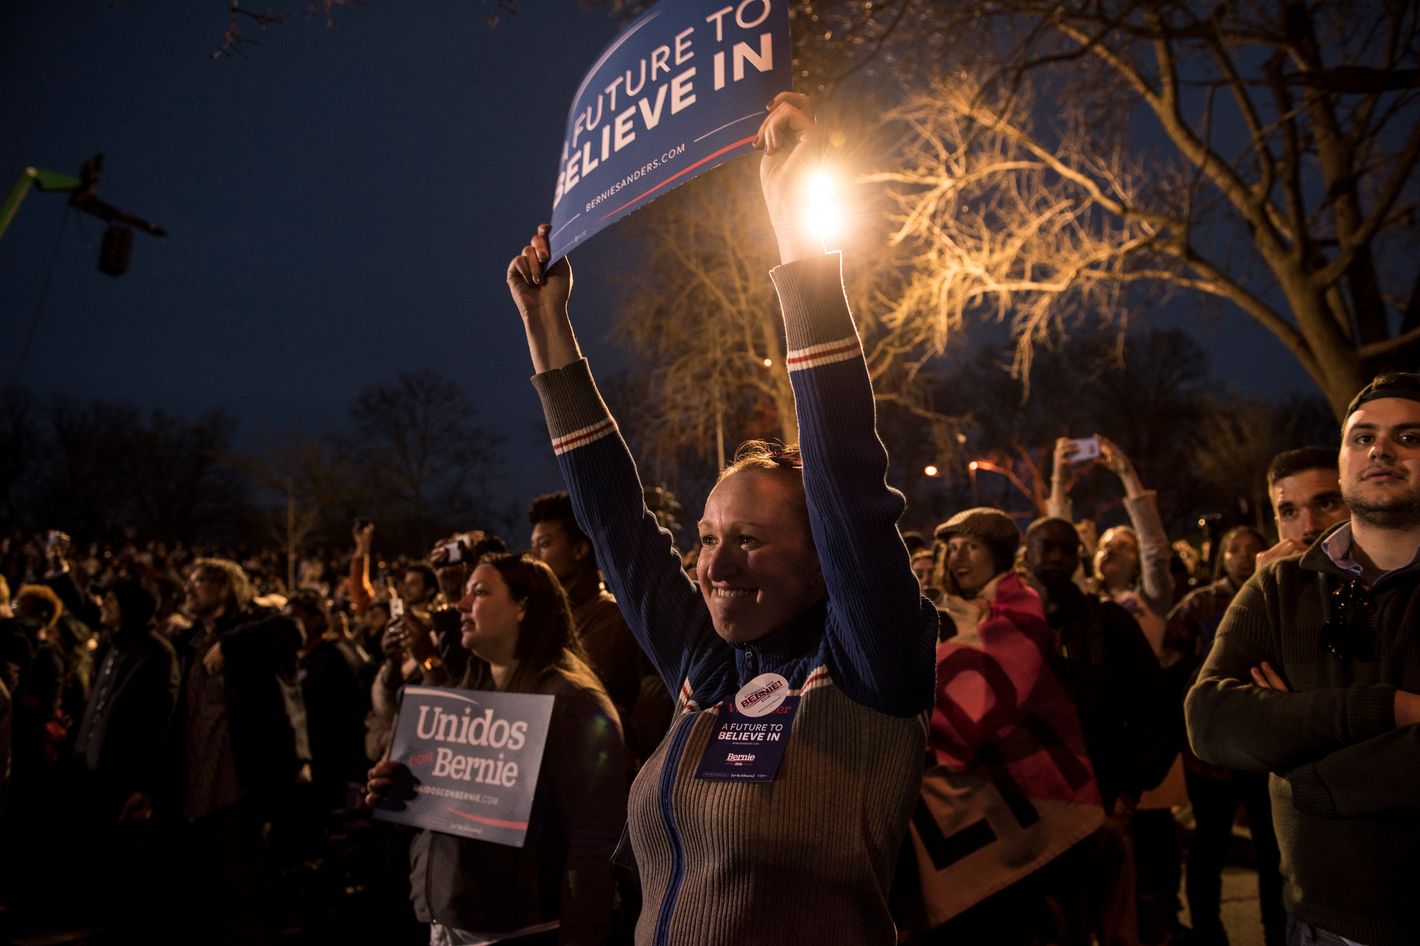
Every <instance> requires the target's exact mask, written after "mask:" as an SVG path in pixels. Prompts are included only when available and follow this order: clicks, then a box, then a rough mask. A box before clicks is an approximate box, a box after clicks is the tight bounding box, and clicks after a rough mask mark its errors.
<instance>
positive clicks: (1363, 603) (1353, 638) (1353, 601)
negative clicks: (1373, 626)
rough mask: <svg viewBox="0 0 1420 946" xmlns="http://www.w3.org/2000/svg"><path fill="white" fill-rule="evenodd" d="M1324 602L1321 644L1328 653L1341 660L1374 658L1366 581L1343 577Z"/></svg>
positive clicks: (1373, 641) (1373, 642)
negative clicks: (1367, 626) (1367, 615)
mask: <svg viewBox="0 0 1420 946" xmlns="http://www.w3.org/2000/svg"><path fill="white" fill-rule="evenodd" d="M1322 601H1323V605H1322V613H1323V616H1324V617H1325V622H1324V623H1323V624H1322V627H1321V644H1322V647H1323V648H1325V649H1326V652H1327V653H1328V654H1330V655H1331V656H1332V657H1335V658H1336V659H1338V660H1346V659H1348V658H1350V657H1359V658H1360V659H1362V660H1370V659H1372V658H1373V657H1374V656H1375V649H1376V648H1375V640H1374V638H1373V637H1372V635H1370V634H1369V633H1367V628H1366V620H1365V614H1366V611H1367V609H1368V608H1369V607H1370V603H1371V602H1370V597H1369V595H1368V594H1367V588H1366V585H1365V583H1364V582H1362V581H1361V579H1359V578H1355V577H1352V578H1346V579H1343V580H1342V582H1341V584H1340V585H1338V586H1337V587H1335V588H1333V589H1331V590H1330V592H1328V593H1327V594H1326V596H1325V597H1324V598H1323V599H1322Z"/></svg>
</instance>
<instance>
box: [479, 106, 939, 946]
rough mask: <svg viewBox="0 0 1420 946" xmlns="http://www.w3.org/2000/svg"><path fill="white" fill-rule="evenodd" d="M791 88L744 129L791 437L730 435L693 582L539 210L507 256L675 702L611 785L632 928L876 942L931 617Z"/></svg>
mask: <svg viewBox="0 0 1420 946" xmlns="http://www.w3.org/2000/svg"><path fill="white" fill-rule="evenodd" d="M817 140H818V130H817V128H816V127H815V125H814V122H813V119H812V117H811V114H810V112H809V103H808V100H807V99H806V98H805V97H804V96H801V95H794V94H790V93H784V94H781V95H779V96H778V97H777V98H776V99H775V100H774V102H773V103H772V105H771V107H770V111H769V115H768V117H767V118H766V119H765V121H764V123H763V124H762V125H761V127H760V129H759V133H758V137H757V140H756V142H755V144H756V147H758V148H760V149H762V150H763V152H764V156H763V159H762V161H761V164H760V179H761V184H762V189H763V192H764V198H765V202H766V204H767V205H768V209H769V215H770V218H771V220H772V222H773V224H774V232H775V236H776V237H777V239H778V243H779V250H780V256H781V259H782V261H783V265H781V266H779V267H777V268H776V269H775V270H774V271H773V272H772V273H771V276H772V278H773V280H774V283H775V286H776V288H777V289H778V292H779V299H780V303H781V306H782V309H783V316H784V328H785V333H786V336H787V341H788V359H787V363H788V366H789V374H790V379H791V381H792V384H793V388H794V396H795V401H796V405H797V411H798V421H799V430H800V435H801V441H802V442H801V449H802V453H800V451H799V450H795V449H775V448H772V447H768V446H765V445H758V446H749V447H747V448H741V452H740V455H739V456H738V457H737V459H736V461H735V462H734V463H733V464H732V465H731V466H730V467H729V468H728V469H726V470H725V471H724V472H723V473H722V474H721V476H720V479H719V482H718V483H717V484H716V486H715V488H714V489H713V490H712V491H711V493H710V496H709V498H708V499H706V501H705V511H704V514H703V516H702V517H701V521H700V542H701V547H702V552H701V555H700V560H699V564H698V577H699V587H698V588H697V586H696V584H695V583H692V582H691V581H689V580H688V579H687V578H686V576H685V574H684V573H683V572H682V571H681V568H680V561H679V558H678V557H677V555H676V552H675V550H674V549H673V548H672V545H671V537H670V535H669V534H667V533H665V532H662V531H660V530H659V529H658V528H657V526H656V520H655V518H654V516H652V514H651V513H650V512H649V511H648V510H647V509H646V507H645V505H644V503H643V500H642V493H641V485H640V482H639V480H638V478H637V475H636V468H635V465H634V463H633V461H632V459H631V456H630V454H629V453H628V451H627V449H626V445H625V443H624V442H623V441H622V439H621V437H620V436H619V435H618V434H617V430H616V424H615V422H614V421H613V420H612V418H611V416H610V414H609V413H608V412H607V409H606V406H605V405H604V404H603V403H602V400H601V397H600V395H599V394H598V392H597V389H596V387H595V385H594V383H593V381H592V378H591V373H590V370H589V369H588V366H587V363H586V361H585V360H583V359H582V357H581V352H580V351H579V349H578V347H577V341H576V338H575V336H574V334H573V331H572V326H571V323H570V322H569V320H568V316H567V300H568V296H569V293H570V291H571V286H572V274H571V270H570V268H569V266H568V264H567V263H566V262H565V261H559V262H558V263H557V264H556V265H553V266H551V267H545V265H544V264H545V263H546V262H547V261H548V260H549V255H548V252H549V247H548V240H547V234H548V231H547V229H546V228H545V227H543V228H539V230H538V233H537V235H536V236H534V238H533V240H532V242H531V243H530V244H529V245H528V246H527V247H525V248H524V250H523V252H522V253H521V254H519V255H518V256H517V257H515V258H514V259H513V261H512V262H511V263H510V264H509V267H508V274H507V278H508V286H509V288H510V290H511V291H512V295H513V300H514V302H515V303H516V304H517V306H518V309H519V311H520V312H521V314H522V317H523V320H524V326H525V328H526V331H527V338H528V347H529V349H530V352H531V354H532V361H533V365H534V368H535V369H536V371H537V376H536V377H535V378H534V379H533V384H534V386H535V387H536V388H537V391H538V394H539V395H540V396H541V398H542V404H543V410H544V412H545V414H546V416H547V423H548V428H549V432H550V433H551V435H552V443H553V448H554V450H555V452H556V454H557V457H558V462H559V465H560V466H561V469H562V474H563V476H564V478H565V479H566V481H567V486H568V490H569V492H570V493H571V495H572V501H573V504H574V507H575V509H576V513H577V519H578V521H579V523H580V524H581V525H582V527H583V528H584V529H585V530H586V532H587V534H588V535H589V536H590V537H591V539H592V541H593V543H594V544H595V546H596V551H597V560H598V561H599V562H601V563H602V564H603V569H604V571H605V573H606V578H607V582H608V584H609V585H610V586H611V590H612V591H613V592H614V593H615V594H616V597H617V600H619V601H620V602H621V603H622V610H623V613H624V614H625V616H626V619H627V622H628V623H629V624H630V625H631V628H632V630H633V631H634V632H635V633H636V635H637V638H638V640H639V641H640V643H641V646H642V647H643V648H644V649H645V650H646V652H647V654H649V655H650V657H651V658H652V660H653V661H654V662H655V664H656V666H657V668H658V669H659V671H660V673H661V675H662V677H663V678H664V679H665V681H666V683H667V685H668V686H669V687H670V688H671V690H672V692H675V693H678V694H679V706H678V710H679V716H678V718H677V719H676V720H675V721H674V722H673V724H672V726H671V729H670V731H669V732H668V733H667V735H666V737H665V739H664V740H663V741H662V743H661V745H660V747H659V748H658V749H657V750H656V752H655V753H654V754H653V755H652V756H651V758H650V759H649V760H648V762H647V763H646V765H645V767H644V768H643V769H642V770H641V772H640V774H639V775H638V776H637V778H636V781H635V783H634V785H633V786H632V790H631V800H630V812H629V821H630V824H629V828H630V839H631V844H632V848H633V850H634V853H635V856H636V861H637V865H638V867H639V869H640V873H641V881H642V888H643V895H644V907H643V910H642V913H641V917H640V921H639V923H638V925H637V930H636V941H637V943H638V944H675V946H701V944H703V946H711V944H724V943H743V942H751V941H755V940H757V939H759V938H761V937H762V936H763V935H764V934H765V933H766V932H769V931H772V932H773V935H774V936H775V937H777V938H778V939H779V940H780V941H783V942H815V941H820V942H825V943H854V944H879V943H880V944H888V943H892V942H894V940H895V932H894V929H893V923H892V920H891V918H890V916H889V914H888V886H889V883H890V879H891V875H892V870H893V866H894V864H895V861H896V858H897V854H898V849H899V846H900V843H901V841H902V836H903V831H904V828H905V826H906V823H907V819H908V816H909V814H910V813H911V811H912V808H913V805H914V803H915V801H916V797H917V791H918V786H919V783H920V780H921V773H922V762H923V754H924V747H925V714H926V713H927V711H928V710H930V708H931V706H932V699H933V685H932V684H933V677H932V674H933V645H934V643H935V641H936V633H937V613H936V609H935V608H934V607H932V605H931V603H930V602H928V601H926V600H925V599H924V598H922V596H921V594H920V593H919V590H918V586H917V582H916V581H915V580H914V579H913V576H912V571H911V569H910V568H909V565H908V557H907V550H906V548H905V547H904V546H903V544H902V540H901V538H900V537H899V535H898V532H897V528H896V523H897V519H898V517H899V515H901V513H902V511H903V499H902V496H901V495H900V494H899V493H897V492H896V491H895V490H892V489H890V488H889V487H888V486H887V485H886V481H885V477H886V474H887V453H886V451H885V450H884V449H883V446H882V442H881V441H880V440H879V439H878V436H877V433H876V430H875V428H874V419H873V417H874V415H873V393H872V388H871V386H870V384H869V381H868V373H867V369H866V365H865V363H864V360H863V353H862V346H861V344H860V343H859V341H858V336H857V333H856V331H855V329H854V326H853V320H852V318H851V316H850V315H849V312H848V306H847V303H846V301H845V299H844V294H843V287H842V278H841V275H840V267H839V258H838V256H837V255H836V254H827V253H825V252H824V250H823V248H822V246H821V245H820V244H819V242H818V240H817V239H816V238H815V237H813V236H812V235H811V234H810V233H808V232H807V231H806V230H805V228H804V227H803V226H802V224H801V217H802V213H801V208H800V207H799V201H800V197H801V193H802V192H803V190H804V188H805V184H806V180H807V178H808V176H809V175H810V174H811V173H812V172H813V171H814V170H815V166H816V164H817V160H818V159H817V149H816V147H815V146H816V143H817Z"/></svg>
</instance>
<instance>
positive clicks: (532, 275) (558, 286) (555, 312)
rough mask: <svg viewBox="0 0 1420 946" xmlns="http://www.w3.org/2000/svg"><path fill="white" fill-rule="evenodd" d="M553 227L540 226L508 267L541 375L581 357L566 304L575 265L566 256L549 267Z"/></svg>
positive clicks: (510, 284)
mask: <svg viewBox="0 0 1420 946" xmlns="http://www.w3.org/2000/svg"><path fill="white" fill-rule="evenodd" d="M551 233H552V227H551V225H550V224H546V223H544V224H540V225H539V226H538V228H537V232H536V233H534V234H533V236H532V239H531V240H530V241H529V242H528V245H527V246H525V247H523V249H522V252H521V253H519V254H518V255H517V256H514V257H513V258H512V260H510V261H509V263H508V291H509V292H510V293H511V294H512V296H513V304H514V305H516V306H517V307H518V312H519V313H520V314H521V315H522V317H523V328H524V330H525V331H526V332H527V336H528V353H529V354H530V355H532V362H533V369H534V370H535V371H537V372H538V373H539V374H541V373H542V372H544V371H550V370H552V369H554V368H562V367H565V366H566V365H569V364H571V363H572V362H574V361H576V360H577V359H579V358H581V357H582V353H581V351H580V349H578V347H577V339H576V336H575V335H573V333H572V323H571V322H570V321H569V320H568V317H567V300H568V298H569V297H570V296H571V295H572V265H571V263H569V262H568V261H567V258H566V257H565V256H564V257H563V258H562V259H560V260H558V261H557V262H556V264H554V265H553V266H550V267H549V266H548V265H547V261H548V260H549V259H551V255H552V250H551V246H550V244H549V242H548V239H549V237H550V235H551Z"/></svg>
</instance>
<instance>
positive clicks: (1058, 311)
mask: <svg viewBox="0 0 1420 946" xmlns="http://www.w3.org/2000/svg"><path fill="white" fill-rule="evenodd" d="M954 9H956V10H957V13H956V15H955V19H954V20H949V22H947V23H944V27H945V28H947V29H967V28H973V29H975V30H976V31H977V33H978V35H980V36H981V37H982V48H983V50H986V51H987V53H988V54H987V55H983V56H980V57H978V58H976V59H975V60H974V61H973V62H972V63H971V67H970V68H969V69H964V70H962V71H960V72H957V73H955V74H952V75H948V76H943V77H940V78H938V79H937V80H936V81H934V82H932V83H930V84H928V85H927V86H925V87H924V88H923V89H922V91H921V92H919V93H918V94H916V95H914V96H912V97H910V98H909V99H908V100H907V101H906V102H904V104H902V105H901V106H900V107H898V108H897V109H895V110H894V111H893V112H892V117H893V119H894V120H895V121H896V122H897V124H898V127H899V128H901V130H902V133H903V138H902V151H901V152H896V153H891V152H890V153H889V155H888V156H885V158H884V160H883V166H884V170H882V171H881V172H880V173H878V174H876V175H874V176H873V178H872V179H873V180H874V181H876V182H879V183H882V184H884V185H887V186H888V187H889V188H890V190H891V193H892V194H893V196H894V197H895V198H896V201H897V217H896V221H895V222H896V224H897V229H896V232H895V234H894V239H895V240H896V241H897V242H898V243H900V244H901V245H902V246H903V247H904V248H906V249H907V250H908V251H909V253H908V255H909V257H910V259H911V267H912V277H911V278H910V279H909V281H908V283H907V285H906V289H905V290H904V291H903V293H902V294H901V295H900V296H899V298H898V299H897V305H896V307H895V308H894V310H893V312H892V315H891V317H890V318H891V320H892V321H893V322H894V324H896V325H898V326H900V327H901V328H902V329H903V330H904V331H906V332H908V333H909V338H910V339H912V340H914V341H915V342H917V343H918V344H921V345H924V346H928V347H931V348H934V349H936V350H940V349H941V347H942V346H943V344H944V342H945V339H946V337H947V335H948V334H949V332H950V331H952V330H953V329H954V328H957V327H959V326H960V325H962V324H963V320H964V319H965V318H966V317H967V316H968V315H970V314H971V313H973V312H980V313H987V314H990V315H991V316H993V317H994V318H996V319H998V320H1001V321H1004V322H1007V323H1009V324H1010V326H1011V329H1012V332H1013V337H1014V339H1015V342H1016V348H1015V350H1016V357H1015V369H1016V371H1017V373H1018V374H1024V373H1026V372H1027V371H1028V368H1029V364H1030V358H1031V352H1032V351H1033V348H1034V346H1035V345H1036V344H1038V343H1039V342H1040V341H1042V340H1046V339H1049V338H1051V337H1058V336H1059V335H1060V334H1062V333H1064V332H1065V331H1067V330H1068V329H1069V328H1070V327H1071V326H1072V325H1075V324H1077V323H1078V320H1079V319H1081V318H1093V319H1097V320H1100V321H1104V322H1115V323H1118V322H1120V321H1122V320H1127V319H1128V318H1129V315H1130V312H1131V311H1132V310H1131V306H1133V307H1135V308H1137V306H1138V305H1139V304H1140V303H1141V302H1142V301H1147V300H1148V298H1149V297H1148V296H1142V295H1136V294H1134V292H1133V290H1145V291H1149V290H1152V291H1154V292H1157V291H1158V290H1160V289H1172V290H1182V291H1186V292H1190V293H1195V294H1198V295H1199V296H1201V297H1205V298H1212V299H1215V300H1220V301H1221V302H1223V303H1225V304H1226V305H1228V306H1231V307H1235V308H1236V309H1237V310H1240V311H1241V312H1242V313H1244V314H1246V315H1247V316H1248V317H1250V318H1252V319H1254V320H1255V321H1257V322H1258V323H1259V324H1261V325H1262V326H1263V327H1265V328H1266V329H1268V331H1270V332H1271V333H1272V334H1273V335H1274V336H1276V337H1277V339H1278V340H1279V341H1280V342H1281V343H1282V344H1283V345H1284V346H1285V347H1286V349H1287V350H1288V351H1289V352H1290V353H1291V354H1292V355H1293V356H1294V357H1295V358H1296V359H1297V361H1298V362H1299V363H1300V364H1301V365H1302V366H1303V368H1304V369H1305V370H1306V371H1307V373H1308V374H1309V375H1310V376H1311V378H1312V379H1313V380H1314V381H1315V382H1316V384H1317V387H1318V388H1319V389H1320V390H1321V392H1322V393H1323V395H1324V396H1325V397H1326V398H1327V400H1328V402H1329V403H1330V404H1331V406H1332V408H1333V410H1335V411H1338V412H1339V411H1340V410H1341V409H1342V408H1343V407H1344V405H1345V404H1346V402H1347V400H1348V399H1349V398H1350V396H1351V395H1352V394H1353V393H1354V392H1355V391H1356V390H1357V389H1358V388H1359V387H1360V386H1361V385H1362V384H1363V383H1364V382H1365V381H1366V380H1368V379H1369V377H1370V375H1371V374H1372V373H1374V371H1376V370H1378V369H1379V368H1381V367H1386V366H1391V365H1397V364H1398V365H1403V366H1409V365H1413V364H1414V363H1415V361H1416V358H1417V356H1420V279H1417V276H1416V272H1415V267H1414V257H1415V249H1416V241H1415V237H1416V218H1415V199H1416V175H1415V169H1416V163H1417V160H1420V108H1417V96H1420V22H1417V21H1420V5H1417V4H1416V3H1415V2H1413V0H1405V2H1387V0H1373V2H1361V0H1343V2H1327V3H1322V2H1311V3H1302V2H1287V0H1276V2H1260V0H1259V2H1222V3H1218V4H1215V5H1210V6H1207V7H1204V6H1201V5H1199V4H1196V3H1189V2H1182V0H1175V2H1167V0H1166V2H1150V3H1143V2H1063V3H1061V2H1053V0H1052V2H1049V3H1045V2H1038V0H1002V2H993V3H991V4H986V3H972V4H965V5H962V6H961V7H958V8H954ZM944 16H947V17H950V16H951V14H944Z"/></svg>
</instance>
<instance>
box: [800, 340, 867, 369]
mask: <svg viewBox="0 0 1420 946" xmlns="http://www.w3.org/2000/svg"><path fill="white" fill-rule="evenodd" d="M861 350H862V349H861V348H860V346H859V344H858V337H857V336H856V335H854V336H850V337H848V338H840V339H837V340H835V341H832V342H824V343H822V344H819V345H809V346H808V347H807V348H796V349H794V350H792V351H790V352H789V353H788V355H787V356H785V358H784V364H785V366H786V367H787V368H788V369H789V370H790V371H802V370H804V369H805V368H817V367H820V366H822V365H831V364H833V363H834V362H836V361H848V360H850V359H853V358H857V357H858V355H859V352H860V351H861Z"/></svg>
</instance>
